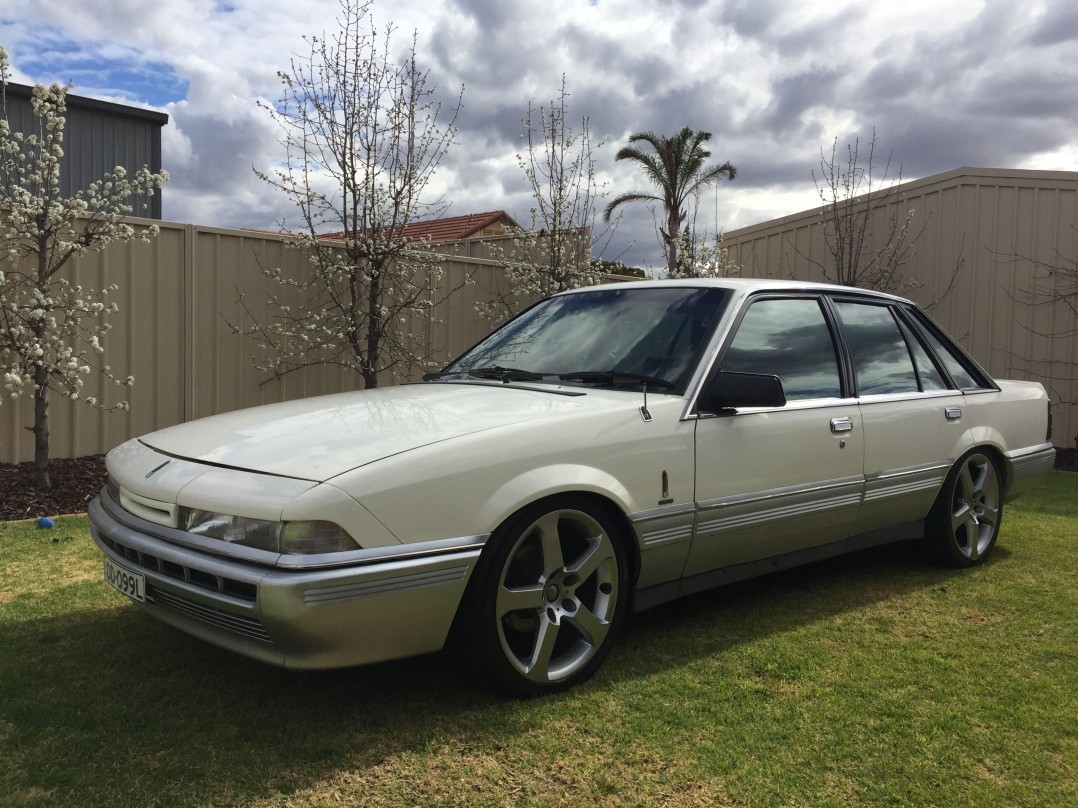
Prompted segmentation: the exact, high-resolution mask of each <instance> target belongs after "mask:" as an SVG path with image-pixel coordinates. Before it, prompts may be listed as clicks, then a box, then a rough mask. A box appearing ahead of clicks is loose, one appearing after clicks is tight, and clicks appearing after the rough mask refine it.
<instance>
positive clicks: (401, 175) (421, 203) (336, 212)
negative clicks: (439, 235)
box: [231, 0, 459, 388]
mask: <svg viewBox="0 0 1078 808" xmlns="http://www.w3.org/2000/svg"><path fill="white" fill-rule="evenodd" d="M370 6H371V3H370V2H357V0H341V3H340V14H339V15H338V18H337V24H338V26H339V30H337V31H335V32H334V33H332V34H330V35H328V37H327V36H322V37H306V38H305V40H306V42H307V43H308V45H309V51H308V52H307V53H305V54H304V55H303V56H297V57H295V58H294V59H293V60H292V62H291V65H290V68H289V70H287V71H281V72H279V73H278V75H279V76H280V79H281V82H282V84H283V87H284V89H283V97H282V98H281V99H280V100H279V101H278V103H276V104H274V105H269V104H263V105H262V106H264V107H265V109H266V110H267V111H268V113H269V115H270V117H271V118H272V119H273V121H274V122H275V123H276V124H277V125H278V126H279V127H280V131H281V140H280V142H281V144H282V145H283V146H284V150H285V157H284V161H283V163H282V165H281V166H279V167H278V168H276V169H275V170H272V171H265V172H263V171H256V173H257V174H258V176H260V177H261V178H262V179H263V180H265V181H266V182H268V183H269V184H270V185H272V186H274V187H275V188H277V189H278V190H280V191H281V192H282V193H283V194H284V195H285V196H286V197H287V198H288V199H289V200H290V201H291V202H292V203H293V204H294V205H295V208H296V210H297V211H298V216H299V225H298V227H296V226H290V224H291V223H290V222H289V221H288V220H284V221H282V222H281V226H282V229H284V230H286V231H291V232H295V235H296V237H295V240H294V241H293V242H292V246H293V247H295V248H296V249H299V250H302V251H303V252H304V253H305V254H306V256H307V259H308V274H307V276H306V277H303V278H289V277H287V276H285V275H284V274H283V273H282V272H281V270H280V269H278V268H270V267H267V268H265V269H264V272H265V273H266V275H267V276H268V277H269V278H270V279H271V280H273V281H275V282H277V283H279V284H280V285H281V292H280V294H279V295H275V296H273V297H271V299H270V300H269V303H270V312H271V314H270V315H269V316H268V317H261V318H260V317H258V316H256V314H255V312H254V311H253V307H250V306H248V305H247V304H246V303H244V304H243V305H244V307H245V309H246V313H247V317H248V321H249V322H248V323H247V324H231V325H232V329H233V331H234V332H235V333H239V334H244V335H246V336H248V337H250V338H251V339H253V340H255V341H256V343H257V344H258V345H259V346H260V347H261V348H262V349H263V354H262V356H261V358H257V359H256V360H255V366H256V367H257V368H259V369H261V370H263V371H264V372H267V373H268V374H270V378H281V377H283V376H285V375H287V374H289V373H293V372H295V371H297V370H301V369H303V368H306V367H310V366H314V365H336V366H339V367H344V368H347V369H349V370H351V371H354V372H355V373H357V374H358V375H359V376H360V378H361V379H362V382H363V386H364V387H365V388H371V387H377V386H378V383H379V376H380V375H381V374H384V373H403V372H407V371H409V370H411V369H413V368H422V367H429V366H430V356H431V355H432V354H433V353H434V350H433V349H432V347H431V346H430V345H428V343H427V336H426V333H425V324H426V322H427V321H428V320H429V317H430V312H431V309H432V308H434V307H435V306H436V305H438V304H439V303H440V302H441V301H443V300H444V299H445V298H446V297H447V296H448V295H450V294H452V293H453V292H454V291H456V289H457V288H459V287H453V288H443V287H442V280H443V276H442V273H441V271H440V269H439V264H440V262H441V260H442V259H441V258H440V257H438V256H436V255H435V254H434V252H433V250H432V249H431V247H430V245H429V243H427V242H426V241H424V240H423V239H422V238H416V237H414V236H412V235H410V231H409V227H408V226H409V225H410V224H413V223H415V222H418V221H421V220H424V219H430V218H436V217H437V216H439V215H440V214H441V213H442V212H444V210H445V209H446V204H445V202H444V201H443V200H442V199H441V198H440V197H439V196H438V195H437V193H435V192H434V191H433V189H432V179H433V177H434V175H435V171H436V169H437V168H438V165H439V163H440V162H441V159H442V157H443V156H444V155H445V154H446V152H447V150H448V149H449V148H450V146H451V145H452V144H453V138H454V135H455V133H456V127H455V123H454V122H455V119H456V110H455V109H454V110H452V111H451V113H450V114H449V116H448V119H446V116H445V115H444V114H443V112H444V110H443V107H442V105H441V104H440V103H439V102H437V101H436V100H435V99H434V88H432V87H431V86H429V84H428V74H427V72H426V71H425V70H422V69H420V68H419V67H418V65H417V62H416V37H415V36H414V35H413V37H412V44H411V47H410V48H409V49H407V51H406V53H405V56H404V58H403V59H402V60H401V61H396V60H395V58H394V56H393V53H392V43H393V39H392V34H393V30H394V29H393V27H392V26H388V27H386V28H385V29H382V30H381V31H379V30H378V29H377V28H376V27H375V24H374V22H373V21H372V19H371V17H370V15H369V13H368V12H369V9H370ZM457 108H458V109H459V96H458V99H457ZM297 231H298V232H297ZM261 303H262V301H259V306H261Z"/></svg>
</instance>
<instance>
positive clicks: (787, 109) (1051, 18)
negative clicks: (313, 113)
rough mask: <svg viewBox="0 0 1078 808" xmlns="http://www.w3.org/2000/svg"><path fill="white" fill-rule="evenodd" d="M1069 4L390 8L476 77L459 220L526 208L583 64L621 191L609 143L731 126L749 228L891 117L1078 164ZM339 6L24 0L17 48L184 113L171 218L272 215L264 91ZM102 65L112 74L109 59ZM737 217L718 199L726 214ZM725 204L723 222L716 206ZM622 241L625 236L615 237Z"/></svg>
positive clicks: (928, 169)
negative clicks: (544, 128)
mask: <svg viewBox="0 0 1078 808" xmlns="http://www.w3.org/2000/svg"><path fill="white" fill-rule="evenodd" d="M1072 6H1073V4H1072V3H1071V2H1069V0H1041V1H1040V2H1037V3H1033V4H1011V3H983V2H980V0H958V1H957V2H954V3H947V4H945V5H941V4H940V3H938V2H937V1H936V0H908V2H904V3H901V4H881V3H871V4H869V3H864V2H854V0H846V2H843V3H839V4H832V3H828V4H819V3H803V2H794V1H793V0H788V1H785V2H784V1H783V0H674V1H673V2H664V3H659V2H656V1H655V0H596V2H593V3H584V2H581V0H548V2H545V3H530V2H529V3H525V2H510V1H509V0H395V2H390V1H389V0H379V3H378V5H376V6H375V8H374V14H375V17H376V19H378V20H380V21H382V22H387V21H388V20H389V18H390V17H392V18H393V21H394V23H395V24H396V25H397V28H398V33H399V34H400V36H399V37H398V40H397V41H398V43H399V45H400V46H401V47H403V46H404V45H406V44H407V40H408V37H409V34H410V32H411V31H412V30H413V29H418V32H419V54H420V57H421V59H422V61H423V63H424V64H426V65H428V66H429V67H430V69H431V77H432V80H433V81H434V83H436V84H437V85H438V86H439V88H440V89H441V90H442V91H443V94H444V95H445V97H447V98H450V99H451V98H452V97H453V96H454V95H455V93H456V91H458V90H459V88H460V86H461V85H462V84H463V85H464V86H465V94H464V107H463V109H462V111H461V114H460V117H459V118H458V123H459V125H460V127H461V131H460V136H459V138H458V139H459V141H460V144H459V146H458V147H456V148H455V150H454V151H453V152H451V153H450V155H449V156H448V157H447V158H446V161H445V163H444V170H443V172H442V174H441V175H440V176H439V177H438V179H437V181H436V187H437V189H438V190H439V191H440V192H442V193H444V194H445V196H446V198H447V200H448V201H450V202H452V211H453V212H454V213H464V212H468V211H476V210H486V209H494V208H499V207H503V208H506V209H508V210H509V211H510V213H512V214H513V215H514V216H516V217H517V218H518V219H519V220H521V221H527V220H528V209H529V207H530V204H529V200H528V197H527V193H526V189H525V187H524V184H523V180H522V178H521V176H520V172H519V169H518V167H517V166H516V161H515V158H514V155H515V154H516V151H517V150H518V148H519V142H518V140H517V136H518V135H519V133H520V118H521V117H522V115H523V114H524V112H525V109H526V107H527V103H528V101H529V100H532V101H535V102H542V101H544V100H547V99H549V98H550V97H551V96H553V95H554V94H555V93H556V91H557V88H558V85H559V83H560V79H561V75H562V74H563V73H564V74H566V76H567V82H568V86H569V90H570V92H571V97H570V105H571V111H572V113H573V114H574V115H583V114H587V115H589V117H590V119H591V126H592V134H593V136H594V137H595V139H596V140H605V141H606V142H607V144H608V145H607V148H605V149H604V150H603V151H602V152H600V153H599V155H598V157H599V168H600V170H601V173H602V174H603V176H605V177H607V178H609V180H610V182H611V186H610V190H611V191H612V192H613V193H618V192H621V191H626V190H630V189H633V188H638V187H641V186H640V177H639V176H638V175H637V174H636V173H635V172H634V171H633V170H632V169H631V167H630V166H627V165H623V164H615V163H614V161H613V155H614V153H615V152H616V150H617V148H618V147H619V146H620V145H621V143H623V142H624V138H625V137H626V136H627V135H628V134H629V133H630V132H633V131H638V130H640V129H653V130H655V131H658V132H660V133H672V132H673V131H675V130H676V129H678V128H680V127H681V126H683V125H688V126H691V127H693V128H696V129H704V130H707V131H711V132H713V133H714V138H713V140H712V142H711V146H712V150H713V152H714V159H717V160H719V161H721V160H726V159H729V160H732V161H733V162H734V163H735V164H736V165H737V166H738V169H739V174H738V178H737V180H736V181H735V182H733V183H724V184H723V185H722V187H721V188H720V189H719V192H718V197H717V198H718V202H717V204H716V202H715V198H714V197H713V196H711V197H709V198H708V199H706V200H704V202H703V203H702V205H701V212H700V216H699V221H700V222H706V223H707V224H708V225H709V226H711V224H712V222H713V221H715V220H716V218H717V220H718V222H717V223H718V224H719V226H720V227H722V228H724V229H726V230H731V229H734V228H735V227H739V226H742V225H746V224H750V223H752V221H753V220H754V218H753V217H756V218H757V219H758V218H766V217H771V216H777V215H783V214H785V213H791V212H795V211H797V210H802V209H805V208H806V207H811V206H812V205H813V204H814V203H815V196H814V191H813V187H812V178H811V172H812V169H813V168H815V167H817V166H818V163H819V150H820V147H821V146H824V147H827V146H829V144H830V143H831V141H832V139H833V138H835V137H838V138H840V142H843V143H844V142H846V140H847V139H851V138H852V137H854V136H857V135H861V136H862V137H864V136H865V135H867V134H868V133H869V132H870V131H871V128H872V127H873V126H875V127H876V129H877V131H878V133H879V136H880V147H881V149H883V150H884V151H886V152H889V153H893V155H894V161H895V163H896V164H897V163H901V164H902V165H903V169H904V173H905V175H906V176H925V175H927V174H931V173H935V172H937V171H943V170H947V169H950V168H955V167H957V166H960V165H990V166H1016V167H1034V166H1035V167H1043V168H1053V169H1069V170H1075V169H1078V135H1076V134H1075V133H1078V62H1076V61H1075V60H1074V59H1073V53H1074V50H1075V44H1076V42H1075V40H1076V38H1078V29H1076V28H1075V26H1074V25H1073V22H1074V21H1075V20H1076V19H1078V17H1075V13H1074V11H1073V9H1072ZM337 8H338V6H337V3H336V0H307V1H306V2H304V3H300V4H297V3H295V2H293V1H292V0H287V1H286V0H230V2H228V3H227V4H226V3H219V2H213V0H169V2H167V3H165V2H159V3H148V2H145V0H83V2H80V3H77V4H73V3H70V2H67V1H66V0H8V2H6V3H5V4H4V7H3V9H2V10H0V43H2V44H4V45H6V46H7V47H8V50H9V51H11V53H12V59H13V62H14V67H15V69H16V71H17V73H16V80H17V81H30V80H44V81H52V80H60V81H66V80H67V79H68V78H71V77H72V76H77V81H78V84H79V86H78V88H77V90H76V91H77V92H84V93H88V94H96V95H97V96H98V97H110V98H123V99H127V100H128V101H134V102H136V103H137V102H140V101H141V102H144V103H147V104H150V105H153V106H155V108H158V109H163V110H164V111H167V112H168V113H169V115H170V118H171V119H170V124H169V127H168V128H167V129H166V132H165V134H164V140H163V143H164V153H165V159H164V162H165V167H166V168H168V169H169V170H170V171H171V172H172V176H173V181H172V183H170V185H169V186H168V187H167V188H166V189H165V191H164V204H165V211H166V216H168V217H169V218H173V219H179V220H185V221H187V220H189V221H195V222H198V223H205V224H214V225H224V226H252V227H272V226H273V222H274V221H275V220H276V219H278V218H280V217H281V215H282V214H286V213H288V209H287V202H286V201H285V200H283V199H282V198H281V197H280V196H278V195H276V194H275V192H273V190H272V189H270V188H269V187H268V186H266V185H265V184H264V183H261V182H260V181H258V180H257V178H255V176H254V174H253V172H252V171H251V167H252V165H254V166H258V167H260V168H268V167H269V166H270V165H272V164H273V162H274V161H275V160H277V159H279V158H280V156H281V151H280V147H279V146H278V145H277V143H276V134H277V133H276V132H275V131H274V128H273V126H272V124H271V122H270V121H269V119H268V116H266V114H265V112H264V111H262V110H259V109H258V108H257V106H256V101H257V100H258V99H269V100H273V99H275V98H276V97H277V93H278V89H279V83H278V79H277V76H276V71H277V70H279V69H282V68H285V67H286V66H287V65H288V62H289V59H290V57H291V55H292V54H293V53H295V52H297V51H302V50H303V49H304V43H303V40H302V38H301V37H302V35H303V34H321V33H322V32H323V30H326V29H328V30H330V31H332V30H333V28H334V19H335V17H336V13H337ZM95 71H96V72H95ZM716 209H717V210H716ZM716 213H717V216H716ZM625 214H626V215H625V221H624V223H623V224H622V226H621V228H620V229H619V232H618V236H617V238H616V240H615V243H614V244H613V245H612V251H613V252H615V253H617V252H620V251H622V250H624V249H625V246H626V245H628V244H629V243H630V242H632V241H634V239H635V244H636V246H635V247H633V248H632V249H631V250H630V251H629V253H628V255H627V256H626V257H627V258H628V260H630V261H637V262H639V263H648V262H650V263H653V264H654V263H657V255H658V251H659V248H658V245H657V243H656V240H655V237H654V235H653V226H652V217H651V214H650V212H649V211H648V210H647V209H646V208H644V207H643V206H639V207H637V209H635V210H631V209H630V208H626V209H625ZM619 245H620V246H619Z"/></svg>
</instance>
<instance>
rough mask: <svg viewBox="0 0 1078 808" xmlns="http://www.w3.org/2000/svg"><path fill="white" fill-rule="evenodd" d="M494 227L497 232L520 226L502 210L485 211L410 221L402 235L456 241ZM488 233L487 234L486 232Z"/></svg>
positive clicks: (434, 240)
mask: <svg viewBox="0 0 1078 808" xmlns="http://www.w3.org/2000/svg"><path fill="white" fill-rule="evenodd" d="M490 227H494V228H496V230H497V232H499V233H501V232H505V230H506V229H507V228H510V227H520V225H518V224H517V223H516V221H515V220H514V219H513V217H512V216H510V215H509V214H508V213H506V212H505V211H504V210H494V211H488V212H486V213H469V214H467V215H465V216H446V217H444V218H442V219H429V220H426V221H421V222H411V223H409V224H408V226H406V227H405V228H404V235H405V236H407V237H408V238H410V239H415V240H417V241H418V240H419V239H423V238H427V239H429V240H430V241H431V242H438V241H458V240H459V239H464V238H471V237H472V236H476V235H482V231H483V230H486V229H487V228H490ZM488 235H489V234H488Z"/></svg>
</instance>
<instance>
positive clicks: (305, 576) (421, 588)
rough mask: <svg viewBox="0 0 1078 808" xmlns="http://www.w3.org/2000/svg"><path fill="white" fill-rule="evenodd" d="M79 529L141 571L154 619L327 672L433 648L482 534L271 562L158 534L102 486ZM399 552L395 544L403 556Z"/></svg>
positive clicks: (441, 639)
mask: <svg viewBox="0 0 1078 808" xmlns="http://www.w3.org/2000/svg"><path fill="white" fill-rule="evenodd" d="M89 518H90V534H91V536H93V539H94V542H95V543H96V544H97V545H98V547H100V548H101V550H102V552H103V553H104V554H105V555H106V556H108V557H109V558H110V559H111V560H112V562H113V563H115V564H118V565H120V566H121V567H124V568H126V569H128V570H130V571H133V572H136V573H139V574H141V575H143V576H145V579H146V601H145V602H144V603H140V602H136V604H137V605H138V606H140V607H142V608H143V609H145V610H146V611H147V612H148V613H150V614H152V615H153V616H154V617H157V618H158V619H160V620H162V621H163V622H165V623H168V624H169V625H172V626H175V627H176V628H179V629H181V630H183V631H185V632H187V633H189V634H192V635H194V636H196V637H199V638H201V639H203V640H206V641H207V642H211V643H214V644H215V645H219V646H221V647H222V648H226V649H228V650H230V651H234V652H236V653H239V654H243V655H245V656H248V657H253V658H254V659H258V660H261V661H263V662H267V663H270V664H273V665H278V666H281V667H287V668H297V669H310V668H338V667H346V666H350V665H363V664H367V663H372V662H380V661H383V660H388V659H397V658H400V657H407V656H415V655H418V654H424V653H429V652H431V651H437V650H438V649H440V648H441V647H442V646H443V645H444V643H445V639H446V636H447V635H448V633H449V628H450V626H451V625H452V622H453V618H454V616H455V615H456V612H457V607H458V606H459V604H460V600H461V598H462V597H463V594H464V590H465V587H466V586H467V584H468V580H469V578H470V577H471V574H472V570H473V569H474V568H475V563H476V561H477V559H478V558H479V553H480V550H481V549H482V544H483V540H484V539H485V537H470V538H467V539H460V540H455V541H448V542H447V541H443V542H431V543H428V544H426V545H402V546H397V547H394V548H387V552H386V554H385V556H384V557H379V558H375V559H371V560H368V561H365V562H364V563H363V564H359V565H352V566H346V567H338V568H331V569H315V570H281V569H274V568H269V567H265V566H260V565H256V564H252V563H249V562H245V561H239V560H235V559H231V558H227V557H224V556H217V555H211V554H210V553H206V552H201V551H199V550H196V549H192V548H189V547H183V546H180V545H177V544H175V543H173V542H169V541H166V540H164V539H162V538H160V537H159V536H157V535H155V533H156V532H158V530H159V527H158V526H156V525H154V524H153V523H151V522H146V521H144V520H141V519H139V518H138V517H135V516H133V515H132V514H130V513H128V512H126V511H124V510H122V509H121V508H120V507H119V506H118V505H117V504H116V503H114V502H113V501H112V500H111V498H110V497H109V494H108V492H107V491H104V490H103V491H102V492H101V494H100V495H99V496H98V497H97V498H96V499H94V501H93V502H91V503H90V508H89ZM405 551H406V552H405Z"/></svg>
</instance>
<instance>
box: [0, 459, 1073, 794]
mask: <svg viewBox="0 0 1078 808" xmlns="http://www.w3.org/2000/svg"><path fill="white" fill-rule="evenodd" d="M1076 572H1078V475H1073V474H1071V475H1065V474H1060V473H1054V474H1052V475H1051V476H1050V478H1049V479H1047V480H1046V481H1045V483H1044V484H1043V485H1042V486H1041V488H1040V489H1038V491H1037V492H1035V493H1033V494H1030V495H1028V496H1027V497H1026V498H1024V499H1021V500H1019V501H1017V502H1015V503H1013V505H1012V506H1010V507H1009V508H1008V511H1007V514H1006V517H1005V519H1004V526H1003V534H1002V536H1001V538H1000V546H999V547H998V548H997V550H996V552H995V554H994V555H993V557H992V559H991V561H990V562H989V563H988V564H986V565H985V566H983V567H980V568H978V569H975V570H973V571H964V572H958V571H953V570H943V569H939V568H935V567H931V566H927V565H925V564H923V563H921V562H919V561H917V560H916V559H915V558H914V557H913V556H912V555H911V554H910V553H909V552H908V551H907V549H906V548H904V547H891V548H884V549H883V550H877V551H874V552H868V553H862V554H859V555H856V556H851V557H847V558H844V559H839V560H836V561H829V562H825V563H820V564H816V565H813V566H810V567H805V568H802V569H799V570H794V571H791V572H788V573H782V574H779V575H775V576H771V577H769V578H762V579H758V580H755V581H751V582H746V583H742V584H737V585H734V586H731V587H727V588H725V589H719V590H715V591H714V592H710V593H705V594H703V595H698V596H695V597H692V598H689V599H686V600H682V601H679V602H677V603H672V604H669V605H667V606H664V607H662V608H659V609H655V610H653V611H650V612H647V613H644V614H642V615H637V616H635V617H634V618H632V619H631V621H630V623H629V625H628V627H627V630H626V631H625V632H624V634H623V635H622V636H621V638H620V642H619V644H618V646H617V647H616V648H615V649H614V652H613V653H612V654H611V656H610V658H609V659H608V660H607V662H606V664H605V666H604V668H603V669H602V670H601V671H600V673H599V675H598V676H597V677H596V678H595V679H594V680H593V681H592V682H590V683H588V684H587V685H585V686H584V687H581V688H579V689H577V690H575V691H573V692H571V693H568V694H564V695H560V696H556V697H552V698H546V699H541V700H535V701H528V702H518V701H508V700H504V699H501V698H498V697H495V696H493V695H490V694H488V693H486V692H484V691H482V690H479V689H477V688H475V687H472V686H470V685H469V684H467V683H466V682H464V681H462V680H461V679H460V678H459V677H457V676H455V675H453V673H452V672H451V669H450V667H449V666H450V663H449V661H448V660H447V659H445V658H443V657H442V656H435V657H428V658H422V659H416V660H407V661H403V662H398V663H393V664H389V665H380V666H375V667H369V668H361V669H354V670H345V671H331V672H321V673H313V674H312V673H303V674H301V673H288V672H285V671H280V670H277V669H274V668H269V667H265V666H263V665H260V664H258V663H255V662H250V661H247V660H244V659H241V658H238V657H235V656H232V655H230V654H228V653H225V652H223V651H218V650H217V649H215V648H212V647H210V646H207V645H205V644H203V643H200V642H198V641H196V640H194V639H191V638H189V637H187V636H186V635H183V634H181V633H179V632H177V631H174V630H173V629H170V628H168V627H166V626H164V625H161V624H159V623H158V622H156V621H155V620H153V619H151V618H149V617H147V616H145V615H143V614H141V613H140V612H139V611H138V609H137V608H135V607H134V606H133V605H132V604H130V603H128V602H126V601H125V600H124V598H123V597H122V596H121V595H119V594H118V593H116V592H114V591H112V590H111V589H109V588H108V587H107V586H106V585H105V583H104V582H103V581H102V579H101V560H100V555H99V554H98V552H97V551H96V548H95V547H94V546H93V544H92V542H91V541H90V539H89V536H88V534H87V530H86V522H85V519H84V518H74V517H68V518H63V519H61V520H60V521H59V523H58V525H57V527H56V528H55V529H54V530H51V531H39V530H36V529H34V527H33V525H32V523H0V804H3V805H5V806H7V805H16V806H17V805H72V806H92V805H102V806H150V805H162V806H177V805H214V806H218V805H244V806H246V805H257V806H264V805H273V806H286V805H287V806H308V805H338V804H344V805H452V806H456V805H517V804H524V805H541V806H548V805H569V806H586V805H694V806H696V805H700V806H710V805H724V804H730V805H797V806H803V805H836V806H838V805H847V804H872V805H941V806H952V805H971V806H1002V805H1007V806H1012V805H1030V806H1050V805H1058V806H1072V805H1078V587H1076V581H1078V577H1076Z"/></svg>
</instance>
